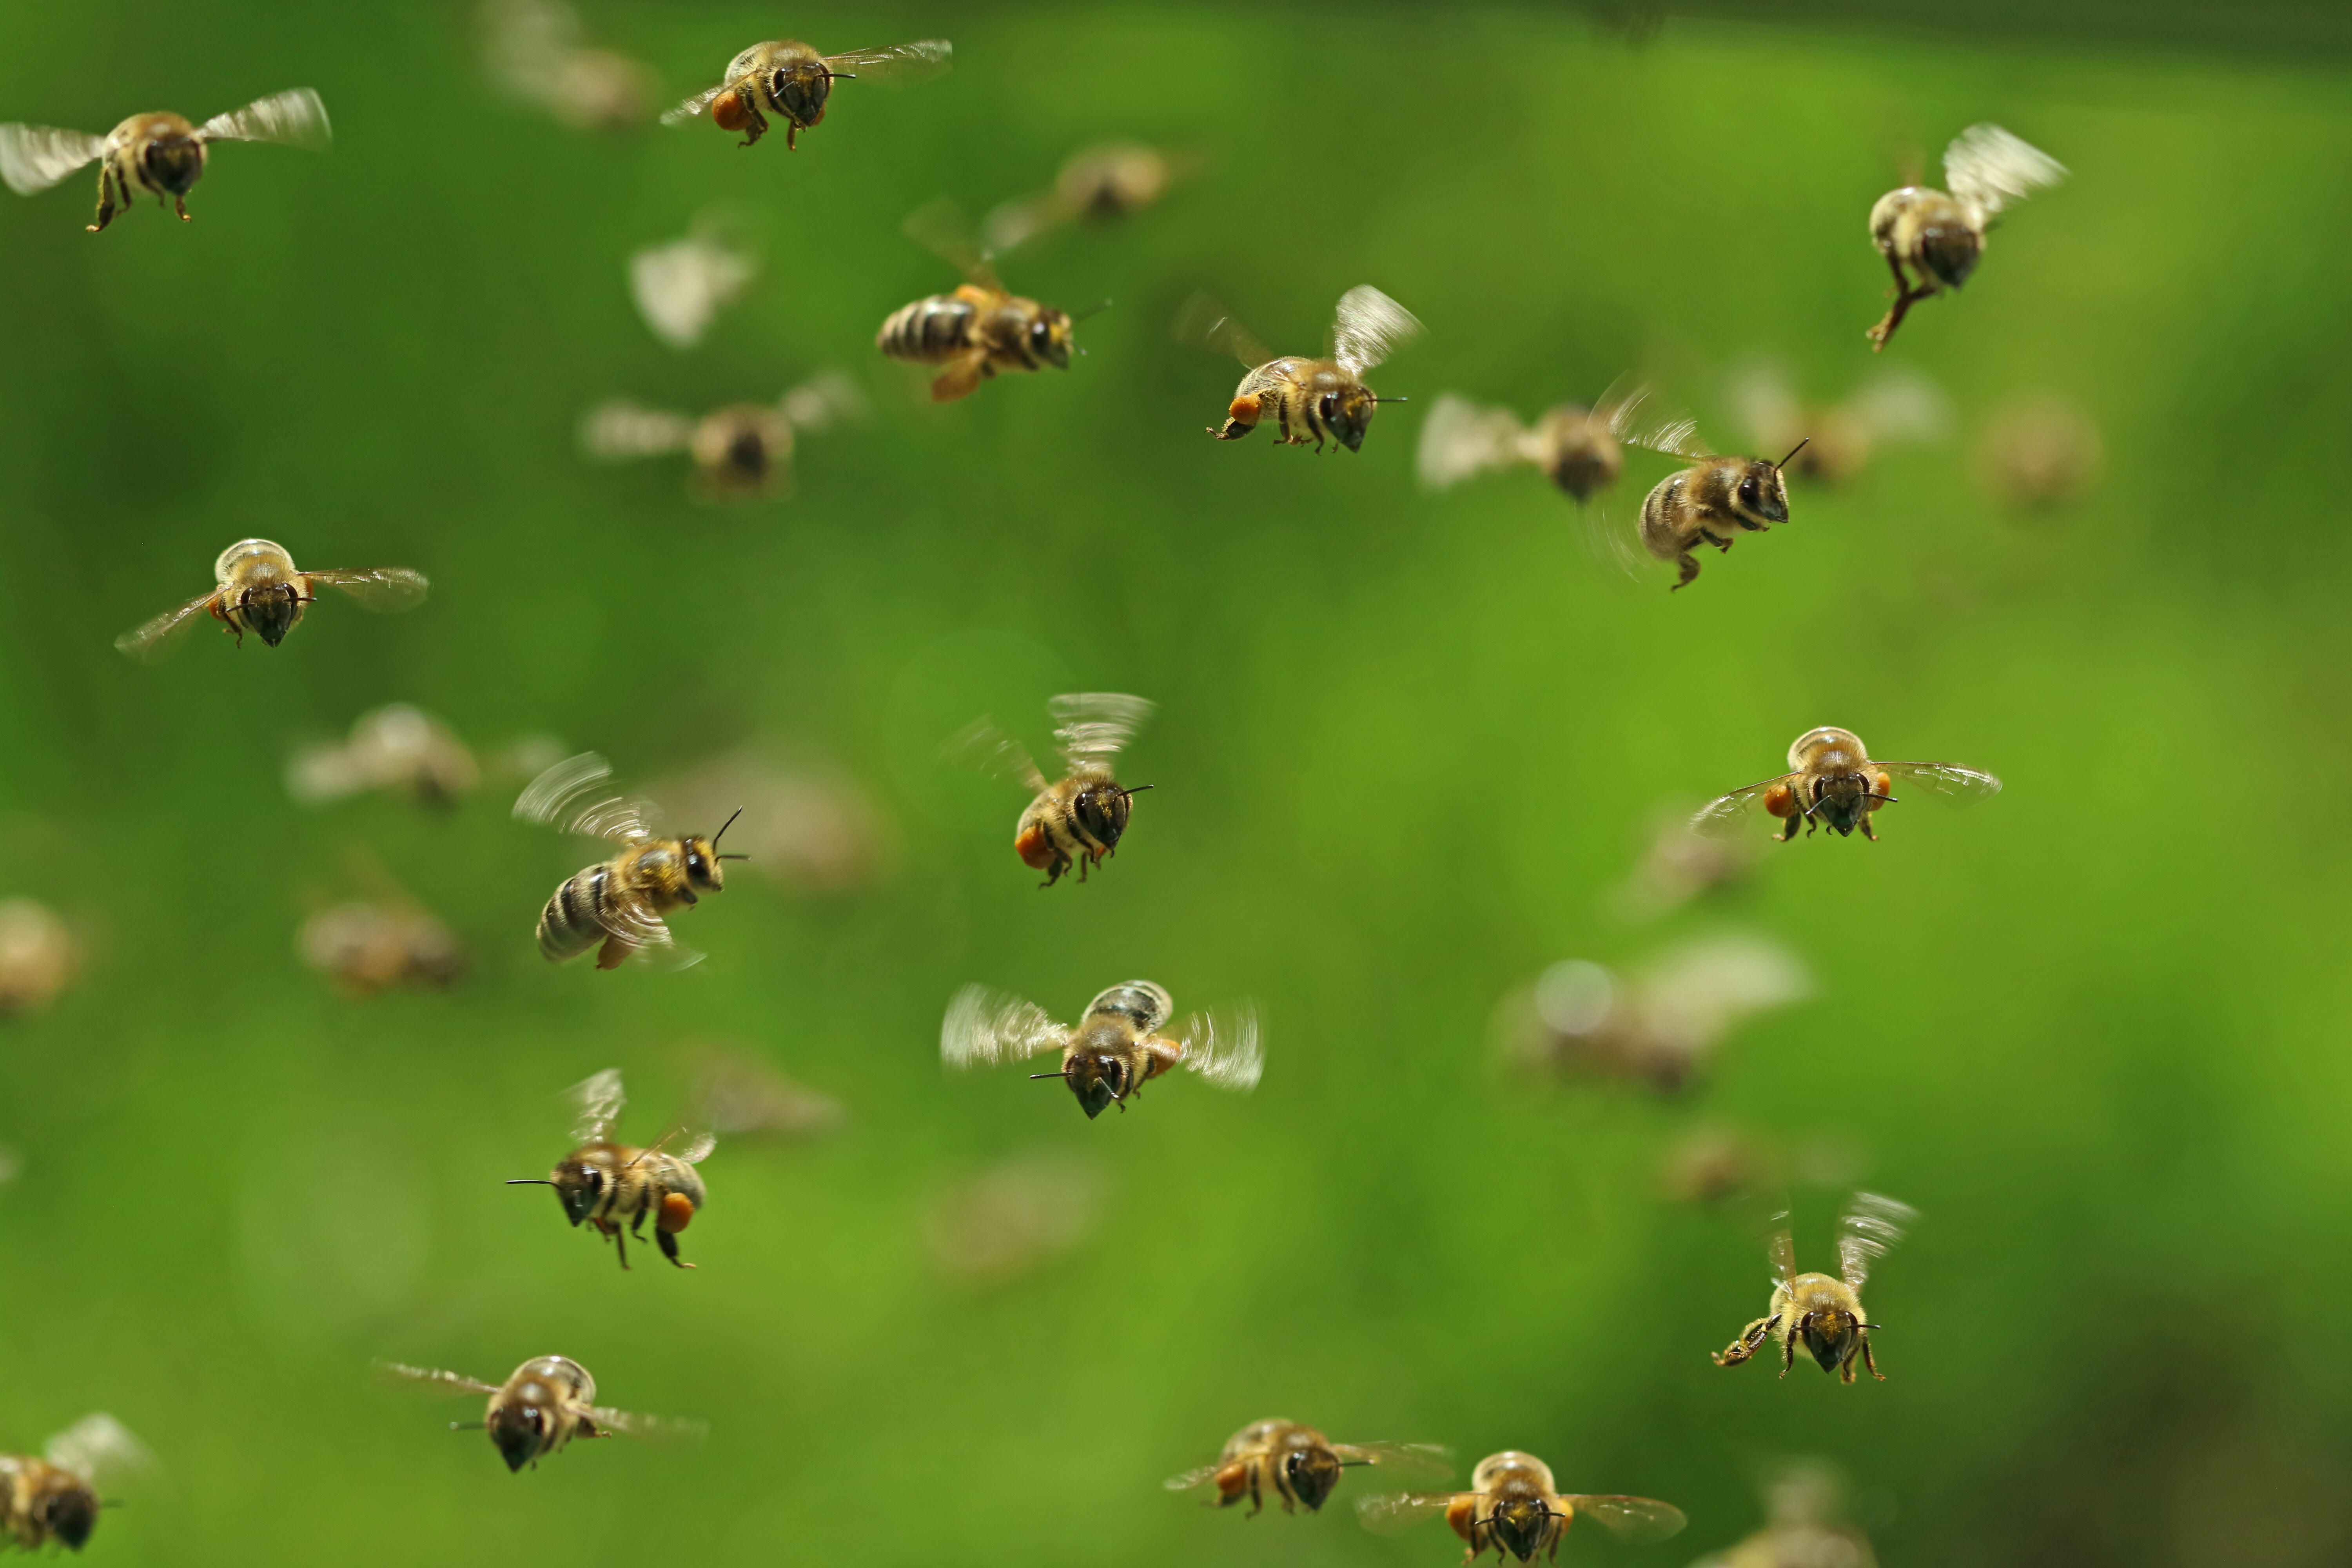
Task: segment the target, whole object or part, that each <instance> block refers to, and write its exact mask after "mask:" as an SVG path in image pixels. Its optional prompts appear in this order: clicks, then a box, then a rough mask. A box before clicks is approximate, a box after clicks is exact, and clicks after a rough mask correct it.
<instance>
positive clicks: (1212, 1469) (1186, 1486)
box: [1160, 1464, 1224, 1492]
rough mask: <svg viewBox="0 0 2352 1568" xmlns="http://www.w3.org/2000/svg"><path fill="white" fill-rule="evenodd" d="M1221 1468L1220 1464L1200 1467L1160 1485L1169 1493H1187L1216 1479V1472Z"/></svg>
mask: <svg viewBox="0 0 2352 1568" xmlns="http://www.w3.org/2000/svg"><path fill="white" fill-rule="evenodd" d="M1223 1468H1224V1466H1223V1465H1222V1464H1216V1465H1202V1466H1199V1467H1198V1468H1193V1469H1190V1470H1187V1471H1185V1472H1184V1473H1183V1474H1182V1475H1181V1476H1171V1477H1169V1478H1168V1479H1166V1480H1164V1481H1162V1482H1160V1485H1161V1486H1163V1487H1165V1488H1167V1489H1169V1490H1170V1491H1171V1492H1189V1491H1191V1490H1192V1489H1193V1488H1195V1487H1204V1486H1207V1485H1208V1484H1209V1483H1210V1482H1211V1481H1212V1480H1213V1479H1216V1474H1217V1472H1218V1471H1219V1470H1222V1469H1223Z"/></svg>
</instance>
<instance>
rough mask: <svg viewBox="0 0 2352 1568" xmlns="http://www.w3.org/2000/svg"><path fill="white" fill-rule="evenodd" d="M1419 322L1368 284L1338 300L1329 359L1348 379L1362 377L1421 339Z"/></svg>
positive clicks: (1332, 325) (1363, 284)
mask: <svg viewBox="0 0 2352 1568" xmlns="http://www.w3.org/2000/svg"><path fill="white" fill-rule="evenodd" d="M1421 331H1422V326H1421V318H1420V317H1418V316H1416V315H1414V314H1413V313H1412V311H1411V310H1406V309H1405V308H1404V307H1403V306H1402V305H1400V304H1398V303H1397V302H1396V301H1395V300H1391V299H1390V298H1389V297H1388V296H1387V295H1386V294H1383V293H1381V291H1380V290H1379V289H1375V288H1373V287H1372V286H1371V285H1370V284H1369V283H1359V284H1357V285H1356V286H1355V287H1354V288H1353V289H1349V290H1348V291H1347V292H1346V293H1345V294H1342V295H1340V296H1339V313H1338V314H1337V315H1336V316H1334V317H1333V318H1332V320H1331V357H1332V358H1334V359H1336V360H1338V361H1339V368H1340V369H1342V370H1344V371H1346V372H1347V373H1348V374H1349V375H1357V376H1360V375H1362V374H1364V373H1365V372H1366V371H1368V370H1371V369H1374V368H1375V367H1377V366H1378V365H1379V364H1380V363H1381V361H1382V360H1385V359H1387V358H1388V357H1389V355H1391V354H1392V353H1396V351H1397V350H1398V349H1399V348H1400V347H1402V345H1403V344H1405V343H1407V342H1411V341H1412V339H1414V338H1417V337H1419V336H1420V335H1421Z"/></svg>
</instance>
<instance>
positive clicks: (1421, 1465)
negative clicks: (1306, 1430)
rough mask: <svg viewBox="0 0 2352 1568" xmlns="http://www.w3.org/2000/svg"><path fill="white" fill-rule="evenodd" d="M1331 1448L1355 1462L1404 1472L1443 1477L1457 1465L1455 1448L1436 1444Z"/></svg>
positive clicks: (1335, 1444)
mask: <svg viewBox="0 0 2352 1568" xmlns="http://www.w3.org/2000/svg"><path fill="white" fill-rule="evenodd" d="M1331 1451H1332V1452H1333V1453H1335V1454H1337V1455H1339V1458H1341V1459H1342V1460H1343V1461H1345V1462H1346V1463H1349V1464H1351V1465H1381V1466H1384V1467H1385V1468H1389V1469H1391V1470H1394V1471H1396V1472H1398V1473H1399V1474H1401V1475H1408V1476H1430V1477H1437V1476H1443V1475H1444V1474H1446V1473H1447V1472H1449V1471H1450V1470H1452V1469H1453V1468H1454V1450H1453V1449H1451V1448H1447V1447H1443V1446H1441V1445H1439V1444H1436V1443H1334V1444H1332V1445H1331Z"/></svg>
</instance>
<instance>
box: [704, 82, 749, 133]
mask: <svg viewBox="0 0 2352 1568" xmlns="http://www.w3.org/2000/svg"><path fill="white" fill-rule="evenodd" d="M710 120H711V123H713V124H714V125H717V126H718V127H719V129H720V130H721V131H740V130H742V129H743V128H744V127H745V126H747V125H749V124H751V105H750V104H749V103H746V102H745V101H744V100H743V94H742V93H741V92H740V90H738V91H735V92H722V93H720V94H719V96H718V97H717V98H714V99H712V100H710Z"/></svg>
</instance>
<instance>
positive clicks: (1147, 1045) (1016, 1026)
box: [940, 980, 1265, 1121]
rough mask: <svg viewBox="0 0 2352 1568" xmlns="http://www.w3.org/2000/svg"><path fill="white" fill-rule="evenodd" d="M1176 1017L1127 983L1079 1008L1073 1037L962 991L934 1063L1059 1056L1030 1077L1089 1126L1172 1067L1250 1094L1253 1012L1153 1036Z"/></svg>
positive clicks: (1254, 1069) (986, 996)
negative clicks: (1051, 1085)
mask: <svg viewBox="0 0 2352 1568" xmlns="http://www.w3.org/2000/svg"><path fill="white" fill-rule="evenodd" d="M1175 1011H1176V1005H1175V1003H1174V1002H1172V1001H1171V1000H1170V999H1169V995H1168V993H1167V992H1166V991H1164V990H1162V989H1161V988H1160V986H1158V985H1155V984H1152V983H1151V982H1150V981H1149V980H1126V981H1121V982H1120V983H1119V984H1117V985H1114V986H1112V987H1110V988H1109V989H1108V990H1107V991H1104V992H1103V993H1102V994H1099V995H1097V997H1096V998H1095V999H1094V1000H1093V1001H1091V1002H1089V1003H1087V1014H1086V1016H1085V1017H1083V1018H1081V1019H1079V1020H1078V1026H1077V1027H1076V1028H1075V1029H1073V1028H1071V1027H1070V1026H1068V1025H1067V1024H1061V1023H1056V1022H1055V1020H1054V1019H1053V1018H1052V1017H1051V1016H1048V1015H1047V1013H1046V1012H1045V1009H1044V1008H1043V1007H1040V1006H1038V1005H1036V1004H1035V1003H1034V1002H1024V1001H1023V1000H1022V999H1021V998H1020V997H1018V996H1008V995H1006V994H1004V993H1003V992H1001V991H991V990H990V989H988V987H986V986H984V985H967V986H965V987H964V988H963V989H962V990H961V991H959V992H957V993H956V994H955V999H954V1000H953V1001H951V1002H950V1003H949V1004H948V1015H947V1019H946V1021H945V1022H944V1023H942V1024H941V1025H940V1059H941V1060H943V1061H945V1062H946V1063H947V1065H948V1066H949V1067H950V1068H955V1069H956V1070H958V1071H961V1072H968V1071H971V1069H973V1068H992V1067H1003V1066H1004V1065H1005V1064H1006V1063H1008V1062H1017V1061H1022V1060H1024V1059H1026V1058H1030V1057H1034V1056H1040V1055H1043V1054H1044V1053H1045V1052H1046V1051H1059V1052H1060V1053H1061V1055H1062V1065H1061V1067H1060V1068H1059V1069H1058V1070H1056V1071H1054V1072H1033V1073H1031V1074H1030V1075H1029V1076H1030V1077H1031V1078H1032V1079H1045V1078H1057V1079H1061V1080H1062V1081H1063V1082H1065V1083H1066V1084H1068V1085H1069V1087H1070V1092H1071V1093H1072V1094H1073V1095H1075V1096H1076V1097H1077V1101H1078V1104H1079V1106H1080V1107H1081V1108H1083V1109H1084V1110H1085V1111H1086V1113H1087V1120H1089V1121H1091V1120H1093V1119H1094V1118H1095V1117H1097V1116H1100V1115H1101V1114H1102V1113H1103V1110H1104V1108H1105V1107H1107V1106H1109V1105H1112V1104H1116V1105H1118V1108H1119V1110H1121V1111H1124V1110H1126V1109H1127V1102H1128V1100H1130V1099H1132V1098H1133V1097H1134V1096H1135V1095H1137V1094H1138V1093H1139V1092H1140V1091H1141V1090H1142V1088H1143V1085H1144V1084H1145V1083H1147V1082H1149V1081H1150V1079H1155V1078H1158V1077H1159V1076H1160V1074H1162V1073H1165V1072H1171V1071H1173V1070H1174V1069H1176V1068H1186V1069H1188V1070H1190V1071H1192V1072H1194V1073H1197V1074H1199V1075H1200V1076H1201V1077H1202V1078H1203V1079H1207V1080H1208V1081H1209V1082H1210V1083H1212V1084H1214V1085H1215V1086H1216V1087H1217V1088H1219V1089H1233V1090H1234V1091H1235V1092H1237V1093H1241V1094H1246V1093H1248V1092H1249V1091H1250V1090H1251V1089H1255V1088H1256V1087H1257V1080H1258V1076H1259V1075H1260V1074H1261V1073H1263V1072H1264V1071H1265V1049H1264V1047H1262V1046H1261V1045H1260V1044H1259V1041H1258V1029H1257V1009H1256V1008H1255V1007H1254V1006H1253V1005H1250V1004H1249V1003H1246V1002H1244V1003H1242V1004H1240V1005H1237V1006H1235V1007H1234V1008H1232V1009H1230V1010H1227V1011H1223V1012H1209V1013H1195V1014H1193V1015H1192V1016H1191V1017H1189V1018H1186V1019H1185V1020H1184V1025H1183V1027H1182V1028H1181V1029H1180V1030H1178V1031H1177V1033H1176V1036H1175V1037H1173V1038H1172V1039H1171V1038H1170V1037H1167V1036H1164V1035H1162V1034H1161V1033H1160V1030H1161V1029H1162V1028H1164V1027H1166V1026H1167V1024H1168V1021H1169V1019H1170V1018H1171V1016H1173V1015H1174V1013H1175Z"/></svg>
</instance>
